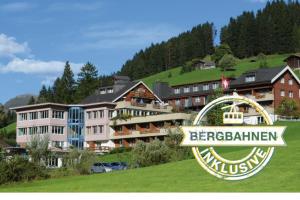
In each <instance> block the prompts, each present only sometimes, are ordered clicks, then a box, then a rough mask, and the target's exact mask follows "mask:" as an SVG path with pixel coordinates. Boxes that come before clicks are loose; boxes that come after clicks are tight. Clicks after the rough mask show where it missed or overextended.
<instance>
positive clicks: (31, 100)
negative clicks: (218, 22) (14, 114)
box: [27, 96, 36, 105]
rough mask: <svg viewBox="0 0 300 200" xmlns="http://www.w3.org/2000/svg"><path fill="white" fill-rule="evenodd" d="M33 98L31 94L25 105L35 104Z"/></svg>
mask: <svg viewBox="0 0 300 200" xmlns="http://www.w3.org/2000/svg"><path fill="white" fill-rule="evenodd" d="M35 103H36V102H35V98H34V97H33V96H31V97H30V99H29V101H28V104H27V105H33V104H35Z"/></svg>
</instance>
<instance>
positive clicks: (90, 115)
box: [86, 111, 92, 119]
mask: <svg viewBox="0 0 300 200" xmlns="http://www.w3.org/2000/svg"><path fill="white" fill-rule="evenodd" d="M86 113H87V118H88V119H91V118H92V113H91V112H90V111H88V112H86Z"/></svg>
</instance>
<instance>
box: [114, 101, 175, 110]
mask: <svg viewBox="0 0 300 200" xmlns="http://www.w3.org/2000/svg"><path fill="white" fill-rule="evenodd" d="M136 107H139V108H138V109H139V110H145V111H157V112H171V111H172V106H165V105H159V104H146V103H136V102H129V101H121V102H118V103H117V106H116V109H121V108H127V109H137V108H136Z"/></svg>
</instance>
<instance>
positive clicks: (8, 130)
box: [2, 123, 16, 134]
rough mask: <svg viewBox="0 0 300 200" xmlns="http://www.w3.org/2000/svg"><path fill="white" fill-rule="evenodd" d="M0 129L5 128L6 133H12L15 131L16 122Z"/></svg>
mask: <svg viewBox="0 0 300 200" xmlns="http://www.w3.org/2000/svg"><path fill="white" fill-rule="evenodd" d="M2 129H6V131H7V133H11V134H12V133H13V134H14V133H15V131H16V123H12V124H9V125H8V126H6V127H4V128H2Z"/></svg>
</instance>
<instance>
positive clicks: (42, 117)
mask: <svg viewBox="0 0 300 200" xmlns="http://www.w3.org/2000/svg"><path fill="white" fill-rule="evenodd" d="M40 116H41V119H46V118H49V111H48V110H43V111H40Z"/></svg>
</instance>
